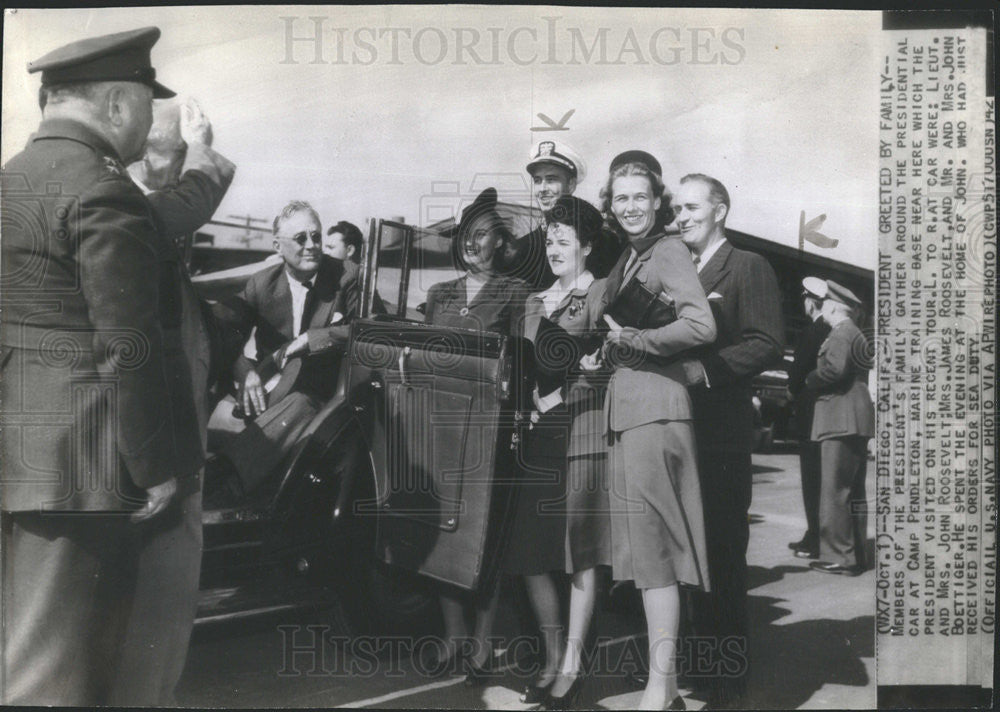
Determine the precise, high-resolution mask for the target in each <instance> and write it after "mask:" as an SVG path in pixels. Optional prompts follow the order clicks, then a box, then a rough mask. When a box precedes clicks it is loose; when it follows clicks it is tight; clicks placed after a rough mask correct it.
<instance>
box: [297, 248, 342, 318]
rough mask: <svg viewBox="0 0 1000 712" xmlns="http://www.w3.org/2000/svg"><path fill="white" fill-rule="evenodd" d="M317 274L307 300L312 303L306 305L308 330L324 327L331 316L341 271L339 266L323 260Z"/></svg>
mask: <svg viewBox="0 0 1000 712" xmlns="http://www.w3.org/2000/svg"><path fill="white" fill-rule="evenodd" d="M321 264H322V266H321V267H320V270H319V272H318V273H317V274H316V282H315V283H314V285H313V292H312V295H311V296H310V298H309V301H310V302H312V303H311V305H307V306H308V309H309V311H307V312H306V314H307V317H308V318H307V321H306V324H307V326H308V328H314V327H321V326H326V325H327V324H329V323H330V318H331V317H332V316H333V313H332V310H333V305H334V303H336V298H337V291H338V290H339V288H340V278H341V275H342V274H343V269H342V268H340V269H338V267H340V265H336V264H334V263H331V262H327V261H326V260H325V259H324V260H323V262H322V263H321Z"/></svg>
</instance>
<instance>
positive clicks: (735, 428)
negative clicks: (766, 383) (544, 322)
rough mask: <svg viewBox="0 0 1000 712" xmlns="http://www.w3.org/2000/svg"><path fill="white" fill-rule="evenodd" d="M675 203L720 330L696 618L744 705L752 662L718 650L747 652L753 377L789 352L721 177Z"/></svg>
mask: <svg viewBox="0 0 1000 712" xmlns="http://www.w3.org/2000/svg"><path fill="white" fill-rule="evenodd" d="M673 205H674V212H675V214H676V217H675V221H674V224H675V225H676V226H677V227H678V228H679V229H680V232H681V239H682V240H683V241H684V244H685V245H687V247H688V250H690V252H691V258H692V260H693V261H694V263H695V269H696V270H697V271H698V279H699V280H700V281H701V286H702V288H703V289H704V290H705V294H706V296H707V297H708V303H709V305H711V307H712V314H713V316H714V317H715V324H716V328H717V330H718V336H717V337H716V340H715V343H714V344H713V345H712V346H710V347H708V348H707V349H705V350H704V351H703V352H702V353H700V354H699V358H698V361H696V362H695V363H694V364H693V368H690V369H688V370H689V374H690V383H689V385H691V386H692V387H691V389H690V393H691V401H692V405H693V407H694V421H695V423H694V425H695V437H696V439H697V445H698V475H699V477H700V479H701V491H702V502H703V504H704V507H705V538H706V540H707V544H708V568H709V579H710V581H711V591H710V592H709V593H707V594H696V596H695V606H694V622H695V629H696V633H697V634H698V635H699V636H702V637H708V638H711V639H712V646H713V650H714V651H715V655H716V657H713V659H712V660H711V661H709V662H710V663H711V664H712V665H713V666H714V671H715V673H716V674H715V676H714V677H711V678H707V679H706V682H708V683H709V684H710V685H711V686H712V689H711V690H710V691H709V694H710V696H711V697H710V699H709V702H710V704H711V705H712V706H713V707H720V706H721V707H732V706H735V707H737V708H738V707H740V706H741V705H742V704H744V703H743V702H742V701H741V698H742V695H743V694H744V693H745V691H746V673H747V668H746V666H744V667H743V668H742V669H740V670H738V671H729V670H727V669H726V665H727V664H728V663H726V661H725V660H724V659H720V658H719V657H717V656H718V655H719V654H720V653H721V651H722V650H723V649H726V650H729V652H730V653H734V652H736V651H734V650H733V649H732V648H731V647H729V646H731V645H732V644H733V643H732V641H735V644H736V645H738V646H739V648H740V652H742V653H745V654H748V650H747V647H746V646H747V639H746V635H747V602H746V598H747V596H746V594H747V559H746V554H747V546H748V544H749V541H750V527H749V520H748V514H749V509H750V498H751V494H752V469H751V452H752V451H753V430H754V427H753V420H754V408H753V400H752V399H753V391H752V383H753V378H754V376H756V375H757V374H759V373H761V372H762V371H764V370H766V369H768V368H770V367H771V366H773V365H774V364H775V363H777V362H779V361H780V360H781V357H782V350H783V348H784V340H785V338H784V337H785V326H784V318H783V316H782V313H781V292H780V290H779V289H778V280H777V278H776V277H775V275H774V270H773V269H771V266H770V265H769V264H768V262H767V260H765V259H764V258H763V257H761V256H760V255H757V254H754V253H752V252H746V251H744V250H738V249H736V248H734V247H733V246H732V244H730V243H729V241H728V240H727V239H726V219H727V218H728V216H729V205H730V201H729V192H728V191H727V190H726V187H725V186H724V185H723V184H722V183H721V182H719V181H718V180H716V179H715V178H711V177H709V176H706V175H703V174H698V173H696V174H690V175H686V176H684V177H683V178H681V182H680V186H679V187H678V190H677V194H676V195H674V197H673ZM747 659H748V658H747ZM727 673H728V674H727Z"/></svg>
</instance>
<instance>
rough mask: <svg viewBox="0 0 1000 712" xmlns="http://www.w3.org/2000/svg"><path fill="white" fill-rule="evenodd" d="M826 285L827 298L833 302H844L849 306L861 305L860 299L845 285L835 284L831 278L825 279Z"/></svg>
mask: <svg viewBox="0 0 1000 712" xmlns="http://www.w3.org/2000/svg"><path fill="white" fill-rule="evenodd" d="M826 286H827V294H826V298H827V299H832V300H833V301H835V302H840V303H841V304H845V305H847V306H849V307H859V306H861V300H860V299H858V297H857V295H855V294H854V292H852V291H851V290H850V289H848V288H847V287H844V286H843V285H840V284H837V283H836V282H834V281H833V280H832V279H828V280H826Z"/></svg>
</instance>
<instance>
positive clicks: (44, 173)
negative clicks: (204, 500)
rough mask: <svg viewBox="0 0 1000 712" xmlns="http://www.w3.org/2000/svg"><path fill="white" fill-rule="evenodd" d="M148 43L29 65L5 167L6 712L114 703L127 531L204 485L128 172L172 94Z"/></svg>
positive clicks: (129, 546) (164, 287)
mask: <svg viewBox="0 0 1000 712" xmlns="http://www.w3.org/2000/svg"><path fill="white" fill-rule="evenodd" d="M159 36H160V30H159V29H158V28H155V27H148V28H143V29H139V30H133V31H130V32H122V33H117V34H113V35H106V36H102V37H96V38H90V39H86V40H81V41H79V42H74V43H72V44H70V45H67V46H65V47H62V48H60V49H57V50H55V51H53V52H50V53H49V54H47V55H45V56H44V57H42V58H41V59H39V60H38V61H36V62H33V63H31V64H29V65H28V71H29V72H39V71H40V72H41V73H42V88H41V92H40V96H39V99H40V100H39V104H40V105H41V107H42V122H41V125H40V126H39V129H38V132H37V133H36V134H35V135H34V136H33V137H32V139H31V140H30V142H29V144H28V146H27V147H26V148H25V149H24V151H22V152H21V153H20V154H18V155H17V156H15V157H14V158H13V159H11V161H10V162H9V163H8V164H7V165H6V166H5V167H4V169H3V183H2V190H3V218H4V236H3V245H2V249H3V289H2V293H3V295H2V308H3V316H4V319H3V325H2V330H0V342H2V345H3V356H2V364H3V373H2V398H3V405H4V423H3V429H2V430H3V433H2V443H3V462H4V480H3V481H2V483H0V502H2V506H3V512H2V519H3V550H4V575H3V582H2V586H3V606H2V608H3V621H2V628H3V651H4V656H3V702H5V703H7V704H38V705H42V704H53V705H72V706H91V705H98V704H106V703H107V702H108V700H109V699H110V694H111V693H110V690H111V688H112V687H113V685H114V684H115V682H116V674H117V670H116V667H117V665H116V651H117V650H118V648H119V646H120V642H121V637H122V630H123V628H124V625H125V622H126V620H127V617H128V615H129V611H130V606H131V599H132V592H133V589H134V587H135V582H136V566H137V555H136V550H135V547H134V546H133V542H132V538H133V537H134V535H135V527H136V523H135V522H136V520H141V519H149V518H151V517H154V516H156V515H159V514H160V513H161V512H163V511H164V510H166V509H167V508H168V506H170V505H171V504H172V503H173V502H174V501H175V500H176V499H177V497H178V492H181V493H186V492H189V491H191V490H192V489H196V488H197V486H198V483H197V479H196V474H197V472H198V469H199V467H200V466H201V463H202V459H203V452H202V447H201V438H200V436H199V433H198V425H197V420H196V419H195V418H194V417H191V415H192V414H193V413H194V412H195V407H194V403H193V401H192V395H191V390H190V389H187V390H183V391H178V390H177V389H175V388H172V385H173V384H172V378H171V376H170V374H169V367H168V365H167V356H166V354H165V347H164V342H165V338H164V333H165V332H166V331H167V330H170V329H176V328H177V327H178V326H179V324H180V322H181V319H182V314H181V307H180V299H179V298H178V295H179V294H180V290H181V285H180V282H179V279H180V277H179V274H178V273H177V272H175V271H167V270H163V269H161V266H162V265H161V262H160V259H159V258H160V254H161V253H160V249H159V241H160V239H161V237H160V236H159V235H158V234H157V228H156V222H155V218H154V215H153V213H152V208H151V206H150V203H149V202H148V201H147V200H146V198H145V197H143V194H142V192H141V191H140V189H139V188H138V187H137V186H136V185H135V184H134V183H133V182H132V181H131V180H130V179H129V176H128V173H127V172H126V169H125V165H124V164H126V163H129V162H131V161H134V160H136V159H137V158H139V156H140V155H141V153H142V149H143V145H144V143H145V141H146V136H147V134H148V133H149V129H150V126H151V123H152V100H153V98H169V97H171V96H173V92H171V91H170V90H169V89H167V88H166V87H164V86H163V85H161V84H159V83H158V82H157V81H156V71H155V70H154V69H153V67H152V66H151V64H150V51H151V49H152V47H153V45H154V44H155V42H156V41H157V39H158V38H159ZM129 513H131V514H132V518H131V521H130V517H129V516H123V515H128V514H129ZM71 515H77V516H71ZM162 642H163V641H160V640H155V639H153V636H151V638H150V640H149V641H148V644H149V645H159V644H161V643H162Z"/></svg>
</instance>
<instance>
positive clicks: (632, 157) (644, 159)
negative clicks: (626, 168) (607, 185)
mask: <svg viewBox="0 0 1000 712" xmlns="http://www.w3.org/2000/svg"><path fill="white" fill-rule="evenodd" d="M626 163H641V164H642V165H644V166H646V168H648V169H649V170H651V171H653V173H655V174H656V175H658V176H660V177H661V178H662V177H663V168H662V167H661V166H660V162H659V161H658V160H656V158H655V157H654V156H653V154H651V153H646V152H645V151H640V150H638V149H632V150H631V151H623V152H622V153H619V154H618V155H617V156H615V157H614V158H612V159H611V166H610V167H609V168H608V173H611V172H612V171H613V170H614V169H615V168H617V167H618V166H622V165H624V164H626Z"/></svg>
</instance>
